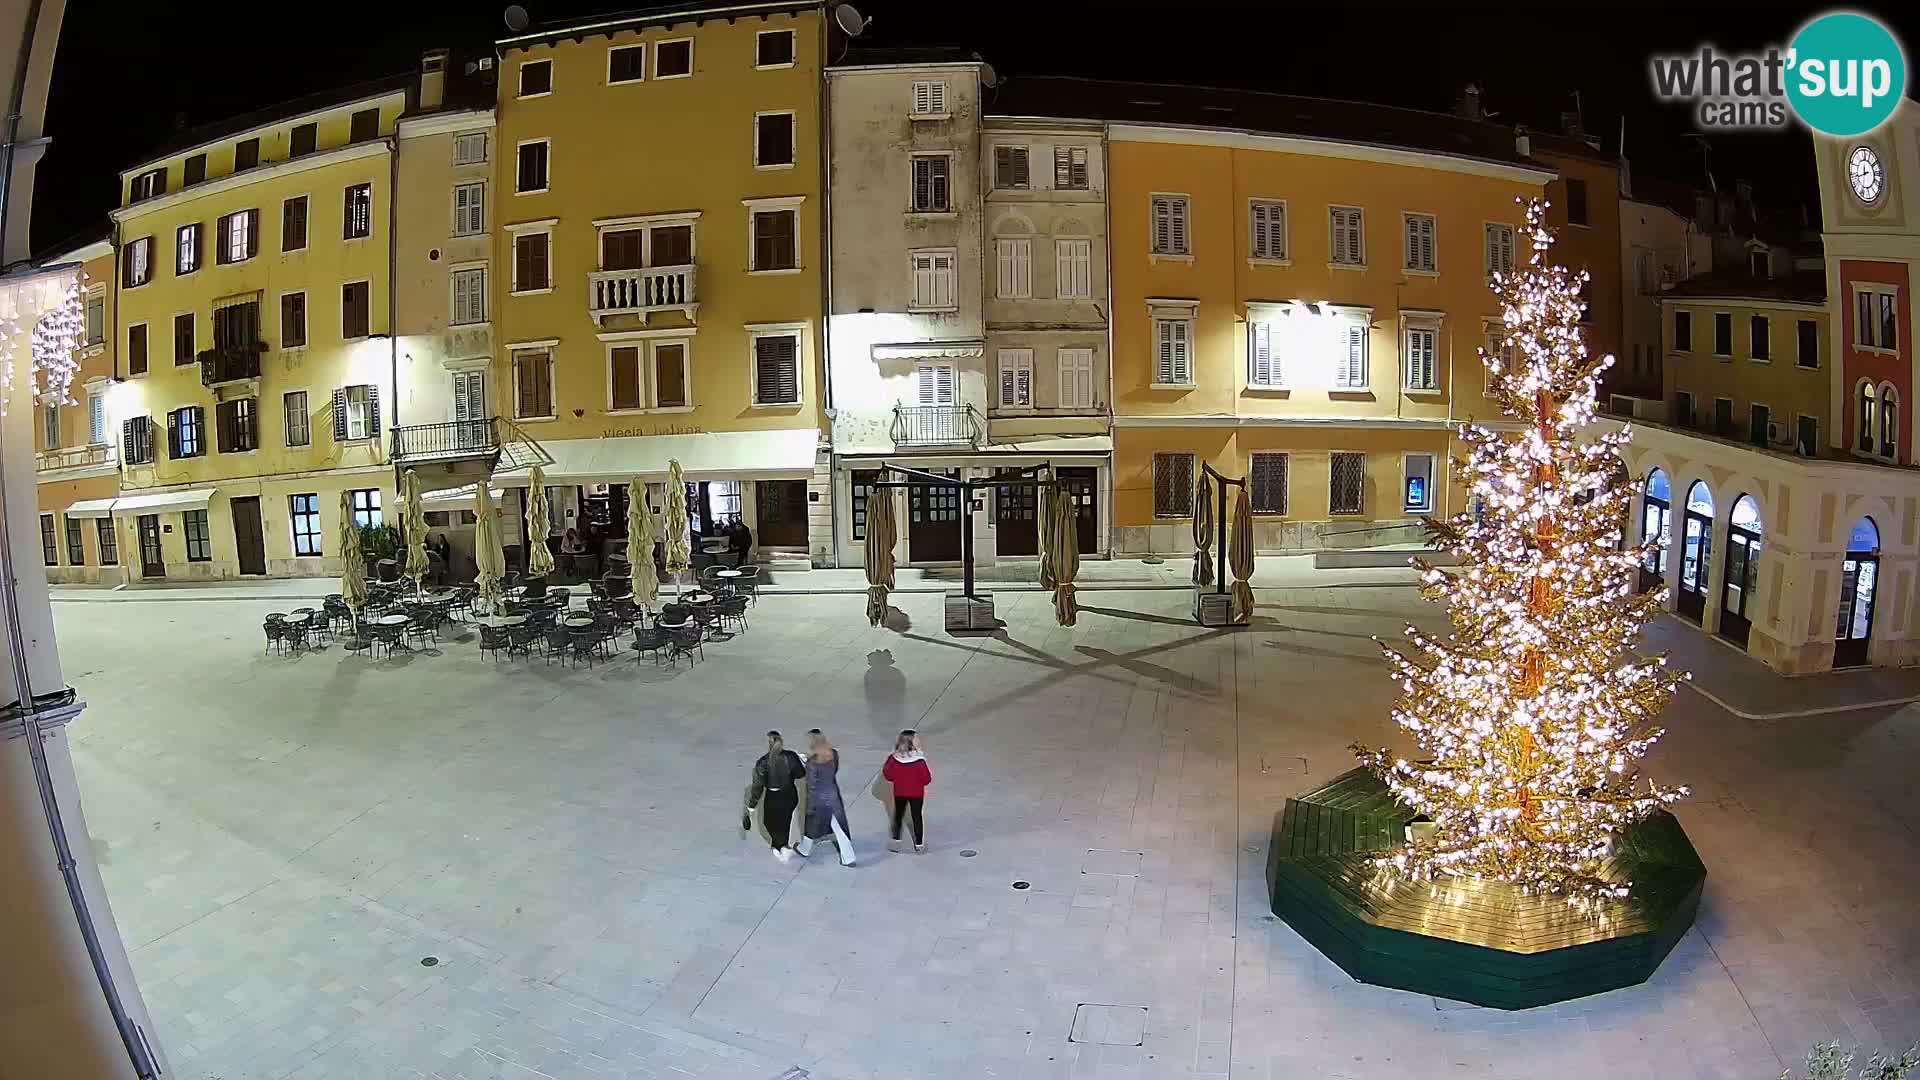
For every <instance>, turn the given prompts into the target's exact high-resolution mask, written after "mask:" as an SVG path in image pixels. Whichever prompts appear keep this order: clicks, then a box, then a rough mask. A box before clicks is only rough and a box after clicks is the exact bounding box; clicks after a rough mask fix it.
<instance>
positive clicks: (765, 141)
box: [753, 113, 793, 169]
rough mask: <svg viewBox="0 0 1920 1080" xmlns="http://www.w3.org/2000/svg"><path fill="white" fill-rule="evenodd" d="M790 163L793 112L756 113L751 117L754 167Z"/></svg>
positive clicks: (791, 155) (768, 166)
mask: <svg viewBox="0 0 1920 1080" xmlns="http://www.w3.org/2000/svg"><path fill="white" fill-rule="evenodd" d="M792 164H793V114H792V113H756V114H755V115H754V118H753V165H754V168H756V169H774V168H785V167H786V166H789V165H792Z"/></svg>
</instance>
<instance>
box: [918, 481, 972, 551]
mask: <svg viewBox="0 0 1920 1080" xmlns="http://www.w3.org/2000/svg"><path fill="white" fill-rule="evenodd" d="M927 471H928V472H931V473H934V474H936V475H939V476H950V477H954V478H956V479H957V478H958V477H959V475H960V473H959V470H958V469H928V470H927ZM960 499H961V494H960V489H959V487H957V486H956V487H946V486H944V485H943V486H940V487H934V486H931V485H928V484H920V483H915V484H914V485H913V486H911V487H909V488H907V558H908V560H909V561H911V562H915V563H935V562H959V561H960Z"/></svg>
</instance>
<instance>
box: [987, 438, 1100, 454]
mask: <svg viewBox="0 0 1920 1080" xmlns="http://www.w3.org/2000/svg"><path fill="white" fill-rule="evenodd" d="M980 450H981V452H982V453H989V454H1111V453H1113V436H1111V435H1050V436H1049V435H1040V436H1034V437H1033V438H1028V439H1015V440H1012V441H1010V442H996V443H988V444H986V445H985V446H982V447H981V448H980Z"/></svg>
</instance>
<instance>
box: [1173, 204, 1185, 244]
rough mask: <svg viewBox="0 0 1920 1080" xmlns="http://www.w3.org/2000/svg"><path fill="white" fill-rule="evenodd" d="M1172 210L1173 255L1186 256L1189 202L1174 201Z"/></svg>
mask: <svg viewBox="0 0 1920 1080" xmlns="http://www.w3.org/2000/svg"><path fill="white" fill-rule="evenodd" d="M1172 210H1173V213H1172V222H1173V253H1174V254H1175V255H1185V254H1186V253H1187V200H1185V199H1174V200H1172Z"/></svg>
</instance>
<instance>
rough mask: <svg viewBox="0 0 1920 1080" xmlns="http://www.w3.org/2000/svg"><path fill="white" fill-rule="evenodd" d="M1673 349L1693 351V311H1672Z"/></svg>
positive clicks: (1675, 350)
mask: <svg viewBox="0 0 1920 1080" xmlns="http://www.w3.org/2000/svg"><path fill="white" fill-rule="evenodd" d="M1673 351H1674V352H1692V351H1693V312H1691V311H1676V312H1674V313H1673Z"/></svg>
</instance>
